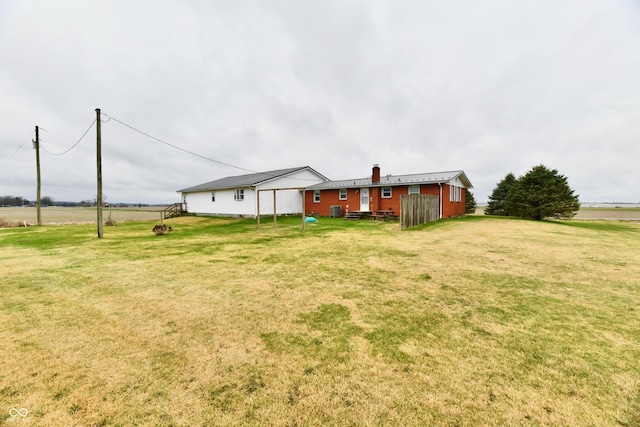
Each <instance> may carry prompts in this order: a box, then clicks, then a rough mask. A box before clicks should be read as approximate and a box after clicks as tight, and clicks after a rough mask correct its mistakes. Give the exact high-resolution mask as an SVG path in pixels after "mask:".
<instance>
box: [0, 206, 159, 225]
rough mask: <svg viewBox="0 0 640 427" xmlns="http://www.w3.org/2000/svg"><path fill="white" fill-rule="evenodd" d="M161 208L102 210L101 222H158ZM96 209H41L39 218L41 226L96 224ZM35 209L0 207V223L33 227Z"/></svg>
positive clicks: (36, 215)
mask: <svg viewBox="0 0 640 427" xmlns="http://www.w3.org/2000/svg"><path fill="white" fill-rule="evenodd" d="M162 209H163V207H156V206H154V207H144V208H104V209H103V210H102V217H103V221H106V220H107V219H109V218H111V219H113V220H114V221H116V222H122V221H144V220H147V221H150V220H158V221H159V220H160V211H161V210H162ZM97 215H98V214H97V209H96V208H95V207H92V208H83V207H58V206H52V207H46V208H45V207H43V208H41V209H40V216H41V219H42V224H43V225H61V224H82V223H96V222H97ZM37 219H38V214H37V211H36V208H34V207H25V208H16V207H0V221H2V222H5V223H9V224H24V223H26V224H27V225H35V224H37V223H38V221H37Z"/></svg>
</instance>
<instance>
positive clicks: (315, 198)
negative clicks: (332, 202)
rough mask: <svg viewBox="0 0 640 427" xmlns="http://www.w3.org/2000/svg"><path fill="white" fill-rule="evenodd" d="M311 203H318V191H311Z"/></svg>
mask: <svg viewBox="0 0 640 427" xmlns="http://www.w3.org/2000/svg"><path fill="white" fill-rule="evenodd" d="M313 203H320V190H313Z"/></svg>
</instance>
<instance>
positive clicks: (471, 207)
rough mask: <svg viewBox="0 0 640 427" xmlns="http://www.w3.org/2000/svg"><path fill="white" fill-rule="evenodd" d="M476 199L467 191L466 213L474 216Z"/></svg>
mask: <svg viewBox="0 0 640 427" xmlns="http://www.w3.org/2000/svg"><path fill="white" fill-rule="evenodd" d="M476 207H477V204H476V198H475V197H473V193H472V192H471V191H469V190H467V191H466V196H465V200H464V213H468V214H472V213H475V212H476Z"/></svg>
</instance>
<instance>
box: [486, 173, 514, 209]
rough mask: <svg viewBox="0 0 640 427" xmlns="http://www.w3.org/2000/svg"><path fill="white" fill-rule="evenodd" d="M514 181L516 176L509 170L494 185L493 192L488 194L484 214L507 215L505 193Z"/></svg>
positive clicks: (507, 192)
mask: <svg viewBox="0 0 640 427" xmlns="http://www.w3.org/2000/svg"><path fill="white" fill-rule="evenodd" d="M515 182H516V177H515V176H514V175H513V174H512V173H511V172H509V173H508V174H507V176H505V177H504V179H503V180H502V181H500V182H499V183H498V185H496V188H494V189H493V192H492V193H491V195H490V196H489V203H488V204H487V208H486V209H485V210H484V214H485V215H504V216H509V212H508V210H507V194H509V190H510V189H511V186H512V185H513V184H514V183H515Z"/></svg>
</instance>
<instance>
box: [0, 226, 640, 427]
mask: <svg viewBox="0 0 640 427" xmlns="http://www.w3.org/2000/svg"><path fill="white" fill-rule="evenodd" d="M1 216H2V214H0V217H1ZM105 217H107V214H105ZM165 222H166V223H167V224H169V225H171V226H172V227H173V229H174V231H173V232H172V233H171V234H168V235H165V236H155V235H154V234H153V233H152V232H151V229H152V228H153V226H154V225H155V224H157V222H140V221H138V222H133V221H131V222H122V223H119V224H118V225H117V226H115V227H109V228H107V229H105V238H104V239H97V238H96V233H95V232H96V227H95V225H92V224H84V225H83V224H80V225H62V226H43V227H27V228H4V229H0V266H1V267H2V281H1V282H0V307H1V309H0V340H1V342H2V343H3V349H2V352H1V353H0V425H3V424H4V425H19V424H18V422H20V423H25V424H27V423H29V425H47V426H58V425H60V426H66V425H86V426H92V425H93V426H118V425H120V426H128V425H163V426H168V425H175V426H195V425H201V426H205V425H231V426H247V425H249V426H251V425H256V426H265V425H266V426H320V425H323V426H324V425H337V426H343V425H356V426H360V425H363V426H387V425H400V426H422V425H442V426H449V425H460V426H476V425H554V426H555V425H563V426H584V425H598V426H607V425H617V426H620V425H623V426H625V425H626V426H636V425H639V424H640V366H639V364H638V360H640V316H639V315H638V313H639V312H640V223H638V222H635V221H627V222H622V221H581V220H574V221H569V222H532V221H524V220H515V219H504V218H491V217H485V216H470V217H467V218H463V219H458V220H443V221H439V222H437V223H431V224H429V225H427V226H422V227H419V228H416V229H411V230H407V231H400V230H399V228H398V224H397V223H383V222H373V221H355V222H350V221H344V220H341V219H328V218H321V219H320V221H319V222H318V223H317V224H314V225H309V226H308V227H307V231H306V232H305V233H304V234H303V233H302V232H301V230H300V218H299V217H298V218H283V219H279V220H278V228H275V229H274V228H273V227H271V226H270V225H272V223H269V222H268V221H266V224H265V221H263V227H262V228H261V229H260V230H259V231H258V230H257V229H256V223H255V221H254V220H248V219H244V220H240V219H222V218H217V219H212V218H202V217H183V218H174V219H169V220H167V221H165ZM23 408H24V410H25V411H26V412H20V413H18V412H17V411H16V410H22V409H23ZM12 409H13V411H12ZM27 412H28V413H27ZM23 415H24V416H23ZM14 422H15V423H14Z"/></svg>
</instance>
